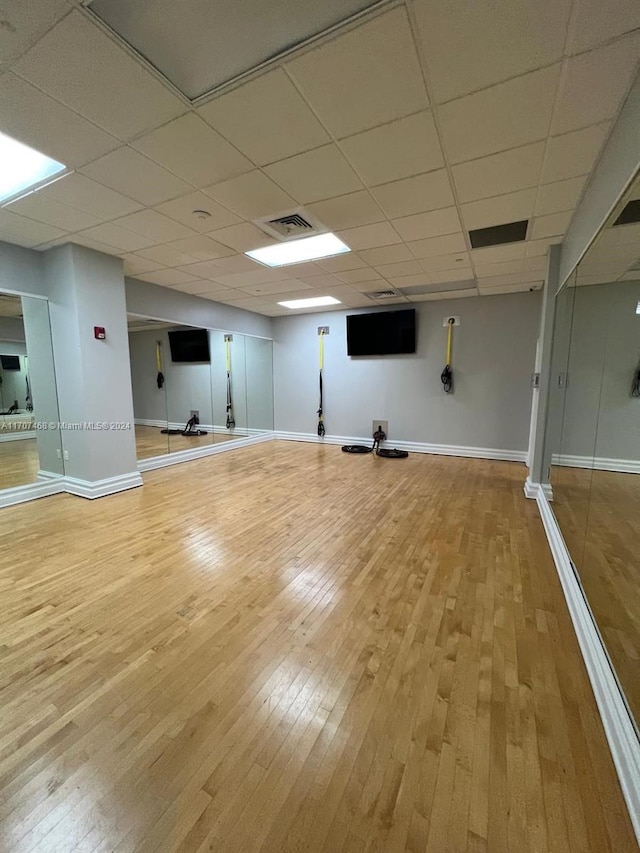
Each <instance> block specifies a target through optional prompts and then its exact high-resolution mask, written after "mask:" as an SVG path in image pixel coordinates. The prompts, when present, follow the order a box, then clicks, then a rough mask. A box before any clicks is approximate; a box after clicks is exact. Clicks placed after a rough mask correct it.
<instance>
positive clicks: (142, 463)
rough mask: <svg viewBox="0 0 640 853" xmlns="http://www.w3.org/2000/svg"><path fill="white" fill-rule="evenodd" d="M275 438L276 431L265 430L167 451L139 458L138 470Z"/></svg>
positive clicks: (223, 451)
mask: <svg viewBox="0 0 640 853" xmlns="http://www.w3.org/2000/svg"><path fill="white" fill-rule="evenodd" d="M274 438H275V435H274V433H272V432H263V433H260V434H259V435H253V436H247V437H246V438H239V439H238V441H221V442H220V443H219V444H210V445H207V446H205V447H194V448H189V449H187V450H178V451H177V452H176V453H166V454H164V455H162V456H150V457H149V458H148V459H140V460H138V471H152V470H154V469H155V468H167V467H169V466H170V465H178V464H180V463H181V462H191V461H193V460H194V459H202V458H203V457H204V456H216V455H217V454H218V453H226V452H227V451H229V450H239V449H240V448H242V447H250V446H251V445H253V444H262V443H263V442H265V441H273V439H274Z"/></svg>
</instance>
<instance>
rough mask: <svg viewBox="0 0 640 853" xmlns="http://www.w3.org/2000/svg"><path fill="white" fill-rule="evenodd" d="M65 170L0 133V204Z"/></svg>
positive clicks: (55, 162) (61, 165)
mask: <svg viewBox="0 0 640 853" xmlns="http://www.w3.org/2000/svg"><path fill="white" fill-rule="evenodd" d="M65 169H66V166H64V165H63V164H62V163H58V162H57V160H52V159H51V158H50V157H47V156H46V155H45V154H41V153H40V152H39V151H36V150H35V149H33V148H29V146H28V145H23V143H22V142H17V141H16V140H15V139H12V138H11V137H10V136H6V135H5V134H4V133H0V202H3V201H6V199H8V198H12V197H13V196H15V195H18V194H19V193H23V192H24V191H25V190H27V189H29V188H30V187H34V186H37V185H38V184H41V183H42V182H43V181H47V180H50V179H51V178H52V177H53V176H54V175H57V174H58V173H59V172H62V171H64V170H65Z"/></svg>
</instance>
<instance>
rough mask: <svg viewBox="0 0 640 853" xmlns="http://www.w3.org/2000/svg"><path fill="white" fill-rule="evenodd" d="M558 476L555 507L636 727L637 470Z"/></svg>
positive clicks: (639, 620)
mask: <svg viewBox="0 0 640 853" xmlns="http://www.w3.org/2000/svg"><path fill="white" fill-rule="evenodd" d="M559 481H560V482H559V484H558V486H559V487H558V488H556V489H555V490H554V494H555V496H556V500H555V501H554V512H555V513H556V518H557V519H558V524H559V525H560V529H561V530H562V534H563V536H564V537H565V539H566V541H567V546H568V548H569V551H570V553H571V555H572V558H573V561H574V563H575V565H576V569H577V571H578V574H579V576H580V581H581V583H582V587H583V589H584V592H585V595H586V597H587V600H588V602H589V606H590V607H591V610H592V612H593V615H594V618H595V620H596V623H597V625H598V628H599V630H600V633H601V635H602V638H603V640H604V643H605V645H606V647H607V652H608V653H609V657H610V658H611V662H612V663H613V666H614V668H615V670H616V675H617V676H618V680H619V681H620V684H621V686H622V689H623V690H624V692H625V696H626V698H627V702H628V703H629V707H630V709H631V712H632V713H633V714H634V717H635V720H636V722H637V725H638V727H639V728H640V573H639V572H638V564H639V563H640V558H639V557H638V554H639V553H640V532H639V531H638V518H639V517H640V476H638V475H637V474H620V473H617V472H614V471H591V470H586V469H583V468H567V469H564V470H563V471H562V473H561V475H560V477H559ZM576 507H577V509H576Z"/></svg>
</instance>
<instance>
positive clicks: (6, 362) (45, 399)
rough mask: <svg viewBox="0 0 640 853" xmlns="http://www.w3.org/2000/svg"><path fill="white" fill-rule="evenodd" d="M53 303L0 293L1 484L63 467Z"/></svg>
mask: <svg viewBox="0 0 640 853" xmlns="http://www.w3.org/2000/svg"><path fill="white" fill-rule="evenodd" d="M59 420H60V418H59V413H58V396H57V390H56V378H55V367H54V363H53V348H52V345H51V328H50V324H49V305H48V303H47V301H46V300H45V299H37V298H35V297H32V296H23V297H20V296H11V295H9V294H3V293H0V490H1V489H11V488H15V487H17V486H25V485H28V484H30V483H35V482H37V481H39V480H46V479H50V478H52V477H58V476H61V475H62V474H63V473H64V461H63V448H62V434H61V430H60V428H59Z"/></svg>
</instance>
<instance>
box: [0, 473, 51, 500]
mask: <svg viewBox="0 0 640 853" xmlns="http://www.w3.org/2000/svg"><path fill="white" fill-rule="evenodd" d="M65 491H66V489H65V487H64V483H63V478H62V477H57V478H55V479H47V480H38V481H37V482H35V483H27V485H25V486H15V487H14V488H13V489H2V490H0V507H5V506H13V505H14V504H21V503H26V502H27V501H35V500H36V499H37V498H48V497H50V496H51V495H59V494H60V493H61V492H65Z"/></svg>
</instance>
